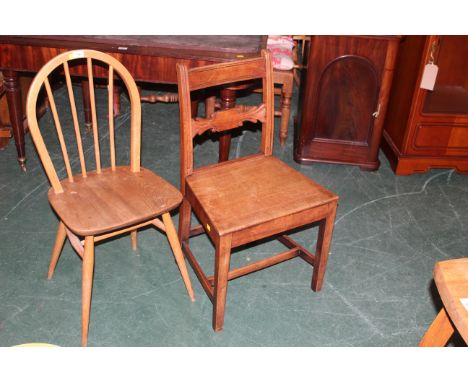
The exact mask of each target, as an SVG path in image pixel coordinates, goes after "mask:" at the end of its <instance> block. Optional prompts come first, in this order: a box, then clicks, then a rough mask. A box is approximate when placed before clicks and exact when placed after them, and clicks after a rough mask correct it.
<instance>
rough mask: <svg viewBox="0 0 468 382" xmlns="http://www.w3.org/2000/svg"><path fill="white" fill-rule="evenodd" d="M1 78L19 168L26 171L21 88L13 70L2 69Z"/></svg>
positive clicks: (16, 74)
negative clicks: (3, 84)
mask: <svg viewBox="0 0 468 382" xmlns="http://www.w3.org/2000/svg"><path fill="white" fill-rule="evenodd" d="M3 79H4V83H5V91H6V97H7V102H8V112H9V113H10V122H11V127H12V130H13V137H14V138H15V145H16V151H17V153H18V162H19V165H20V167H21V170H23V171H26V148H25V143H24V129H23V107H22V105H21V88H20V84H19V81H18V73H17V72H15V71H14V70H4V71H3Z"/></svg>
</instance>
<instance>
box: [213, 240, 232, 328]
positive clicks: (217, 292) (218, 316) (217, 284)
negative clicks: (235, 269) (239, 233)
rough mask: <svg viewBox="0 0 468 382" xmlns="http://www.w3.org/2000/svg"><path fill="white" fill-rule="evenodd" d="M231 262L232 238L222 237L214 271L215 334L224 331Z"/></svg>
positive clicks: (218, 246) (217, 247) (217, 248)
mask: <svg viewBox="0 0 468 382" xmlns="http://www.w3.org/2000/svg"><path fill="white" fill-rule="evenodd" d="M230 260H231V236H225V237H221V238H220V239H219V244H218V245H217V246H216V257H215V269H214V296H213V329H214V331H215V332H219V331H221V330H223V325H224V308H225V305H226V292H227V284H228V273H229V263H230Z"/></svg>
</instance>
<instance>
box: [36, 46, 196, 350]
mask: <svg viewBox="0 0 468 382" xmlns="http://www.w3.org/2000/svg"><path fill="white" fill-rule="evenodd" d="M77 60H81V63H82V64H81V65H74V64H80V62H77ZM71 61H74V62H73V63H70V65H69V62H71ZM98 65H99V67H98ZM62 70H63V74H64V75H65V80H66V85H67V90H68V97H69V101H70V104H69V106H70V111H71V114H72V118H71V120H72V121H73V122H69V123H68V125H69V126H65V125H64V126H63V128H62V124H61V119H60V118H59V112H58V110H59V108H58V106H57V104H56V102H55V100H54V95H53V92H52V89H51V85H50V82H49V76H50V75H51V74H52V73H53V72H54V73H55V72H56V71H58V72H61V71H62ZM93 71H103V73H104V74H107V76H108V79H109V81H108V99H109V100H108V124H109V148H110V167H107V168H103V167H102V166H101V152H100V151H101V150H100V140H99V133H101V134H103V132H102V130H103V129H102V127H101V128H100V129H98V123H97V115H96V102H95V92H94V86H93V76H94V75H93ZM70 73H72V74H79V75H87V80H88V81H89V84H90V86H89V91H90V94H89V95H90V100H91V110H92V134H93V142H94V150H93V153H94V162H95V169H94V170H90V169H89V168H88V167H87V165H88V166H89V160H88V163H87V162H86V160H85V154H86V151H84V150H83V143H82V138H81V134H82V130H81V129H80V125H79V122H78V117H77V108H76V105H75V99H74V95H73V89H72V82H71V74H70ZM94 73H95V72H94ZM115 76H119V77H120V79H121V80H122V81H123V83H124V84H125V85H126V87H127V90H128V94H129V99H130V108H131V119H130V125H131V126H130V129H131V131H130V164H129V165H126V166H118V165H117V164H116V162H117V161H116V157H117V153H116V150H115V134H114V133H115V131H114V130H115V128H114V116H113V114H114V113H113V96H112V94H113V84H114V77H115ZM43 88H45V92H46V95H47V97H48V99H49V103H50V110H51V113H52V116H53V120H54V124H55V128H56V130H57V137H58V141H59V145H60V149H61V153H62V156H63V160H64V163H65V169H66V174H67V177H66V178H65V179H63V180H60V179H59V176H58V173H57V171H56V168H55V166H54V164H53V162H52V160H51V155H50V154H49V152H48V150H47V148H46V145H45V141H44V139H43V135H42V134H41V131H40V129H39V125H38V120H37V115H36V103H37V99H38V95H39V92H40V91H41V89H43ZM27 118H28V123H29V129H30V131H31V136H32V138H33V141H34V143H35V145H36V148H37V151H38V154H39V157H40V159H41V161H42V164H43V166H44V169H45V172H46V174H47V177H48V178H49V181H50V183H51V185H52V187H51V189H50V190H49V193H48V198H49V202H50V204H51V206H52V208H53V209H54V210H55V212H56V213H57V215H58V217H59V219H60V223H59V226H58V230H57V237H56V241H55V245H54V248H53V251H52V257H51V260H50V265H49V271H48V278H49V279H50V278H51V277H52V275H53V273H54V269H55V266H56V264H57V261H58V259H59V256H60V253H61V250H62V247H63V244H64V241H65V238H66V237H68V239H69V240H70V243H71V245H72V247H73V248H74V249H75V250H76V252H77V253H78V255H79V256H80V257H81V258H82V259H83V270H82V333H81V344H82V345H83V346H86V345H87V338H88V324H89V314H90V304H91V290H92V284H93V271H94V246H95V243H97V242H99V241H102V240H104V239H107V238H109V237H112V236H115V235H119V234H122V233H126V232H130V233H131V242H132V248H133V249H136V246H137V236H136V232H137V229H138V228H140V227H144V226H147V225H154V226H155V227H157V228H159V229H160V230H162V231H164V232H165V233H166V234H167V237H168V240H169V243H170V246H171V248H172V251H173V253H174V256H175V259H176V262H177V264H178V266H179V269H180V272H181V274H182V278H183V281H184V283H185V286H186V288H187V291H188V294H189V296H190V298H191V299H192V301H193V300H194V295H193V290H192V286H191V283H190V280H189V276H188V273H187V267H186V264H185V261H184V258H183V254H182V251H181V248H180V243H179V241H178V237H177V231H176V229H175V227H174V224H173V222H172V218H171V215H170V211H171V210H172V209H174V208H176V207H178V206H179V204H180V202H181V200H182V195H181V194H180V192H179V190H177V189H176V188H175V187H173V186H172V185H171V184H169V183H168V182H166V181H165V180H164V179H162V178H160V177H159V176H157V175H156V174H154V173H153V172H151V171H150V170H147V169H145V168H142V167H140V145H141V142H140V141H141V105H140V98H139V94H138V90H137V87H136V84H135V81H134V80H133V78H132V76H131V74H130V73H129V72H128V70H127V69H126V68H125V67H124V66H123V65H122V64H121V63H120V62H119V61H117V60H116V59H115V58H113V57H111V56H109V55H107V54H104V53H101V52H97V51H94V50H75V51H70V52H66V53H63V54H60V55H58V56H56V57H54V58H52V59H51V60H50V61H49V62H48V63H47V64H46V65H45V66H44V67H43V68H42V69H41V70H40V71H39V72H38V73H37V75H36V77H35V78H34V81H33V82H32V84H31V87H30V90H29V93H28V99H27ZM62 120H63V118H62ZM66 129H69V130H68V134H65V133H67V130H66ZM67 135H68V136H71V137H73V138H68V140H69V141H75V142H74V145H76V146H75V147H76V150H77V152H78V157H79V164H80V169H81V173H79V174H73V173H72V162H71V160H70V158H71V157H70V156H69V152H70V151H69V150H67V147H68V149H70V150H71V148H72V145H71V144H69V145H67V144H66V139H65V138H66V137H67ZM50 148H51V147H50ZM160 216H161V217H162V220H160V219H159V217H160Z"/></svg>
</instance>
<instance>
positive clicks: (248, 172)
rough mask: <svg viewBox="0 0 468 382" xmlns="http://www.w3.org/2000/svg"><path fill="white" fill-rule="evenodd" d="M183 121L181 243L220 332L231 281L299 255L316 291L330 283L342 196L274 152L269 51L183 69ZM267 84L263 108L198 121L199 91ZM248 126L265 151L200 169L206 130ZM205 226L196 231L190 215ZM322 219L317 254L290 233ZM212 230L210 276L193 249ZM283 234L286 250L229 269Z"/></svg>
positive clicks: (221, 113) (242, 108) (241, 109)
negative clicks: (199, 142) (240, 254)
mask: <svg viewBox="0 0 468 382" xmlns="http://www.w3.org/2000/svg"><path fill="white" fill-rule="evenodd" d="M177 75H178V86H179V105H180V119H181V145H182V147H181V190H182V193H183V194H184V200H183V202H182V206H181V209H180V215H179V216H180V217H179V239H180V241H181V244H182V250H183V251H184V254H185V256H186V258H187V259H188V260H189V263H190V264H191V266H192V268H193V270H194V272H195V273H196V275H197V277H198V279H199V281H200V283H201V285H202V287H203V289H204V290H205V292H206V293H207V295H208V297H209V298H210V300H211V301H212V303H213V329H214V330H215V331H220V330H222V328H223V323H224V310H225V303H226V292H227V284H228V281H229V280H232V279H235V278H237V277H240V276H243V275H246V274H248V273H251V272H255V271H258V270H260V269H263V268H266V267H269V266H272V265H274V264H278V263H280V262H283V261H285V260H289V259H292V258H294V257H297V256H300V257H301V258H302V259H304V260H305V261H306V262H308V263H310V264H311V265H313V267H314V270H313V275H312V289H313V290H314V291H319V290H320V289H321V287H322V284H323V279H324V274H325V268H326V264H327V257H328V252H329V247H330V241H331V237H332V231H333V226H334V221H335V214H336V208H337V202H338V196H336V195H335V194H333V193H332V192H330V191H328V190H327V189H325V188H324V187H322V186H320V185H318V184H317V183H315V182H313V181H312V180H311V179H310V178H308V177H306V176H304V175H303V174H301V173H300V172H298V171H296V170H294V169H292V168H291V167H289V166H288V165H286V164H285V163H284V162H282V161H280V160H279V159H277V158H275V157H274V156H273V155H272V147H273V118H274V115H273V113H274V110H273V107H274V106H273V97H274V94H273V79H272V66H271V59H270V54H269V53H268V52H266V51H263V52H262V57H259V58H253V59H246V60H242V61H236V62H229V63H222V64H215V65H210V66H205V67H200V68H193V69H188V68H187V67H186V66H184V65H182V64H179V65H177ZM255 79H261V81H262V84H263V86H262V87H263V93H262V94H263V95H262V97H263V98H262V103H261V104H259V105H252V106H246V105H238V106H236V107H235V108H231V109H227V110H220V111H216V112H214V113H213V114H211V116H210V117H208V118H205V119H202V118H197V119H193V118H192V117H191V109H190V108H191V105H190V93H191V92H192V91H195V90H200V89H205V88H209V87H212V86H220V85H226V86H230V85H227V84H231V83H242V81H252V80H255ZM244 121H252V122H257V121H260V122H261V124H262V128H261V134H262V138H261V145H260V150H259V151H260V152H259V153H257V154H253V155H249V156H245V157H242V158H239V159H235V160H231V161H225V162H220V163H216V164H213V165H209V166H205V167H200V168H197V169H194V165H193V138H194V137H195V136H197V135H199V134H202V133H204V132H205V131H208V130H211V131H215V132H223V131H227V130H230V129H233V128H236V127H239V126H241V125H242V124H243V122H244ZM192 210H193V211H194V213H195V215H196V216H197V218H198V220H199V221H200V223H201V225H200V226H195V227H193V228H192V227H191V211H192ZM314 222H318V224H319V230H318V231H319V232H318V240H317V245H316V252H315V254H312V253H310V252H309V251H307V250H306V249H305V248H304V247H303V246H301V245H299V244H298V243H296V242H295V241H293V240H292V239H291V238H290V237H289V236H286V235H285V234H284V233H285V232H286V231H289V230H293V229H295V228H298V227H303V226H305V225H309V224H311V223H314ZM201 233H206V234H207V235H208V236H209V237H210V239H211V240H212V242H213V244H214V246H215V259H214V276H211V277H207V276H206V275H205V273H204V271H203V269H202V267H201V266H200V264H199V263H198V261H197V260H196V259H195V256H194V254H193V253H192V249H191V248H190V245H189V238H190V237H191V236H194V235H197V234H201ZM268 237H277V238H278V240H279V241H280V242H281V243H283V244H284V245H285V246H286V247H287V250H286V251H284V252H282V253H280V254H278V255H275V256H272V257H270V258H267V259H263V260H259V261H256V262H253V263H250V264H247V265H245V266H242V267H240V268H236V269H230V257H231V249H232V248H235V247H239V246H241V245H244V244H248V243H253V242H255V241H257V240H260V239H264V238H268Z"/></svg>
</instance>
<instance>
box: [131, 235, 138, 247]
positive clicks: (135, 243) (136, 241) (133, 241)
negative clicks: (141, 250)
mask: <svg viewBox="0 0 468 382" xmlns="http://www.w3.org/2000/svg"><path fill="white" fill-rule="evenodd" d="M130 237H131V240H132V249H133V250H134V251H136V250H137V247H138V237H137V230H133V231H132V232H130Z"/></svg>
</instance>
